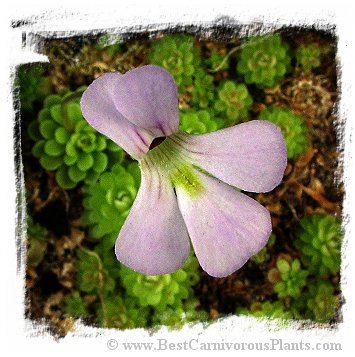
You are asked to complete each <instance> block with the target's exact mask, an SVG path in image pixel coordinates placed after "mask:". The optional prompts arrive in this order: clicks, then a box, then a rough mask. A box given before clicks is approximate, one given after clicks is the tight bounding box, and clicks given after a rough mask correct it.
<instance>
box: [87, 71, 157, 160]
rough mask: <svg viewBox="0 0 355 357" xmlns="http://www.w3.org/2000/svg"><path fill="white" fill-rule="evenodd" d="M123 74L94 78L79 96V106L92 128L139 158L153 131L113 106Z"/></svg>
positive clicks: (148, 144) (151, 137) (149, 142)
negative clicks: (130, 119)
mask: <svg viewBox="0 0 355 357" xmlns="http://www.w3.org/2000/svg"><path fill="white" fill-rule="evenodd" d="M122 77H123V75H122V74H121V73H106V74H104V75H102V76H101V77H99V78H97V79H96V80H94V81H93V83H91V85H90V86H89V87H88V88H87V89H86V91H85V92H84V93H83V95H82V97H81V102H80V105H81V110H82V113H83V116H84V118H85V119H86V120H87V121H88V123H89V124H90V125H91V126H92V127H93V128H95V129H96V130H97V131H99V132H100V133H102V134H104V135H106V136H108V137H109V138H110V139H111V140H113V141H114V142H115V143H116V144H118V145H119V146H121V147H122V148H123V149H124V150H125V151H127V152H128V153H129V154H130V155H131V156H132V157H134V158H135V159H140V158H142V157H143V156H144V154H145V153H146V152H148V150H149V146H150V144H151V142H152V141H153V139H154V135H153V134H152V133H150V132H148V131H147V130H145V129H142V128H138V127H137V126H136V125H134V124H132V123H131V122H130V121H129V120H127V119H126V118H125V117H124V116H123V115H122V114H121V113H120V112H119V111H118V110H117V108H116V107H115V104H114V98H113V97H114V89H115V87H116V86H117V83H118V82H120V79H121V78H122Z"/></svg>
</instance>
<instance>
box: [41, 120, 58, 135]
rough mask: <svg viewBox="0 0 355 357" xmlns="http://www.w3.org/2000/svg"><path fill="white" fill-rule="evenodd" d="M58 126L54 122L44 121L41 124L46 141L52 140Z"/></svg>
mask: <svg viewBox="0 0 355 357" xmlns="http://www.w3.org/2000/svg"><path fill="white" fill-rule="evenodd" d="M57 128H58V125H57V124H56V123H55V122H54V121H53V120H42V121H41V122H40V123H39V131H40V133H41V134H42V136H43V137H44V138H45V139H52V138H53V137H54V132H55V130H56V129H57Z"/></svg>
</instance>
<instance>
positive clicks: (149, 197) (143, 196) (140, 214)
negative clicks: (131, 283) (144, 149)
mask: <svg viewBox="0 0 355 357" xmlns="http://www.w3.org/2000/svg"><path fill="white" fill-rule="evenodd" d="M115 250H116V256H117V259H118V260H119V261H120V262H121V263H123V264H124V265H126V266H128V267H129V268H131V269H133V270H135V271H137V272H139V273H142V274H147V275H160V274H168V273H172V272H174V271H176V270H177V269H179V268H180V267H181V266H182V265H183V264H184V262H185V261H186V259H187V258H188V256H189V251H190V241H189V236H188V233H187V229H186V225H185V223H184V220H183V218H182V216H181V213H180V211H179V208H178V204H177V200H176V196H175V193H174V190H173V187H172V185H171V183H170V181H169V180H167V179H166V178H165V177H164V176H162V175H161V174H159V172H158V171H156V170H153V169H152V170H144V171H143V170H142V183H141V187H140V189H139V191H138V195H137V197H136V200H135V201H134V204H133V206H132V209H131V211H130V213H129V215H128V217H127V219H126V222H125V223H124V225H123V227H122V229H121V232H120V234H119V236H118V238H117V241H116V248H115Z"/></svg>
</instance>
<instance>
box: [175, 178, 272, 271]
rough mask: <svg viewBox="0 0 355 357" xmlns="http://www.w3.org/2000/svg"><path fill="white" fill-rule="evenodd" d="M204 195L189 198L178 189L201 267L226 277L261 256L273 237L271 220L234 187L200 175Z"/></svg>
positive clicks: (183, 213) (263, 209)
mask: <svg viewBox="0 0 355 357" xmlns="http://www.w3.org/2000/svg"><path fill="white" fill-rule="evenodd" d="M198 176H199V177H200V178H201V180H202V185H203V186H204V188H205V191H204V192H203V193H202V194H200V195H199V196H197V197H190V196H189V195H188V194H187V193H186V192H185V191H184V190H183V189H182V188H179V187H176V193H177V197H178V203H179V208H180V211H181V213H182V216H183V218H184V221H185V223H186V225H187V229H188V232H189V234H190V238H191V241H192V245H193V247H194V250H195V254H196V257H197V259H198V260H199V262H200V265H201V267H202V268H203V269H204V270H205V271H206V272H207V273H208V274H209V275H211V276H214V277H218V278H221V277H225V276H227V275H229V274H232V273H233V272H235V271H236V270H238V269H239V268H241V267H242V266H243V265H244V264H245V263H246V261H247V260H248V259H249V258H250V257H251V256H253V255H255V254H256V253H258V252H259V251H260V250H261V249H262V248H263V247H264V246H265V244H266V242H267V240H268V237H269V235H270V233H271V230H272V227H271V217H270V213H269V212H268V210H267V209H266V208H264V207H263V206H262V205H260V204H259V203H258V202H257V201H255V200H253V199H252V198H250V197H248V196H246V195H245V194H243V193H240V192H238V191H237V190H235V189H234V188H233V187H231V186H228V185H227V184H225V183H223V182H221V181H219V180H217V179H215V178H213V177H209V176H207V175H205V174H202V173H198Z"/></svg>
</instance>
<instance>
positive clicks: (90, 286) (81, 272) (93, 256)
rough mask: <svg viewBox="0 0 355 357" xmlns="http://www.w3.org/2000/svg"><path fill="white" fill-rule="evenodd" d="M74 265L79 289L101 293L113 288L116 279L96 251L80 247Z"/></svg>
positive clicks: (110, 290)
mask: <svg viewBox="0 0 355 357" xmlns="http://www.w3.org/2000/svg"><path fill="white" fill-rule="evenodd" d="M76 267H77V275H76V278H77V285H78V288H79V290H80V291H82V292H84V293H91V294H98V295H103V294H107V293H110V292H112V291H113V290H114V289H115V287H116V281H115V279H113V278H112V276H111V275H110V272H109V271H108V270H107V269H106V267H105V266H104V264H103V263H102V260H101V257H100V256H99V254H98V253H97V252H95V251H91V250H88V249H86V248H82V249H80V250H79V251H78V259H77V261H76Z"/></svg>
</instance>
